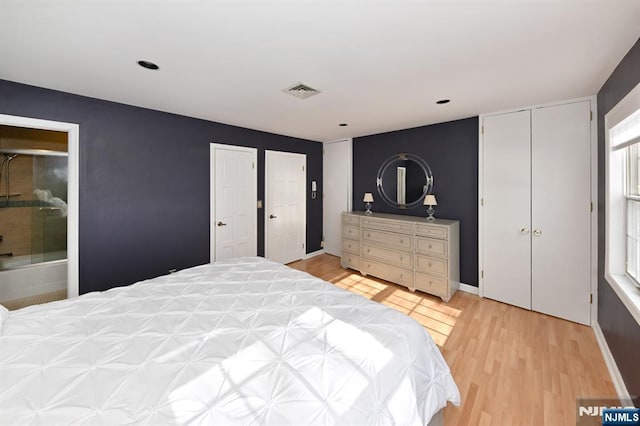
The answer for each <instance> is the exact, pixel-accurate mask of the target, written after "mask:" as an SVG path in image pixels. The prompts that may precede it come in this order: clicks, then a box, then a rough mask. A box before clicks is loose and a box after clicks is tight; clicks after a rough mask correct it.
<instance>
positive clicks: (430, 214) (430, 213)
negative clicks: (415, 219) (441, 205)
mask: <svg viewBox="0 0 640 426" xmlns="http://www.w3.org/2000/svg"><path fill="white" fill-rule="evenodd" d="M435 212H436V209H434V208H433V207H432V206H429V207H428V208H427V220H428V221H429V222H432V221H434V220H436V218H435V217H433V214H434V213H435Z"/></svg>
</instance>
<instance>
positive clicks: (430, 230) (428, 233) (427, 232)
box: [416, 223, 449, 240]
mask: <svg viewBox="0 0 640 426" xmlns="http://www.w3.org/2000/svg"><path fill="white" fill-rule="evenodd" d="M416 235H422V236H425V237H432V238H440V239H442V240H446V239H447V238H448V236H449V232H448V230H447V228H445V227H443V226H437V225H427V224H421V223H419V224H416Z"/></svg>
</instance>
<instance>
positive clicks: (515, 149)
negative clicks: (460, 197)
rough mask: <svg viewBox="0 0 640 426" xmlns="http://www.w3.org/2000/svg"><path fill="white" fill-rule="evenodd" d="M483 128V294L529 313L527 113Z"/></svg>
mask: <svg viewBox="0 0 640 426" xmlns="http://www.w3.org/2000/svg"><path fill="white" fill-rule="evenodd" d="M483 126H484V133H483V152H482V156H483V158H482V161H483V173H482V182H483V185H482V186H483V191H482V198H483V207H482V216H483V221H482V224H481V226H482V227H483V230H482V232H483V240H482V253H483V266H482V269H483V278H482V289H483V296H484V297H489V298H491V299H495V300H499V301H501V302H505V303H509V304H512V305H516V306H520V307H522V308H526V309H531V238H530V229H531V223H530V218H531V204H530V202H531V201H530V200H531V192H530V191H531V172H530V170H531V162H530V161H531V160H530V159H531V152H530V150H531V140H530V139H531V136H530V134H531V133H530V127H531V113H530V111H529V110H526V111H519V112H514V113H508V114H501V115H494V116H488V117H485V118H484V119H483Z"/></svg>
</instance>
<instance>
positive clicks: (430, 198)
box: [422, 194, 438, 206]
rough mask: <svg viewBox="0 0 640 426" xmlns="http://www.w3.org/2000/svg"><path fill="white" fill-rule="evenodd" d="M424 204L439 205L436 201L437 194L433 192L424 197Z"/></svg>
mask: <svg viewBox="0 0 640 426" xmlns="http://www.w3.org/2000/svg"><path fill="white" fill-rule="evenodd" d="M422 205H423V206H437V205H438V202H437V201H436V196H435V195H433V194H429V195H427V196H426V197H424V202H423V203H422Z"/></svg>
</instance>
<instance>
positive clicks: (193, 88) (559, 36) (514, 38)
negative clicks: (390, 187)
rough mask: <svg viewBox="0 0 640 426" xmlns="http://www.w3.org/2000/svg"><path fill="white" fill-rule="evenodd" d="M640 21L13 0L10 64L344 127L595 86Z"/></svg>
mask: <svg viewBox="0 0 640 426" xmlns="http://www.w3.org/2000/svg"><path fill="white" fill-rule="evenodd" d="M639 36H640V0H535V1H534V0H422V1H418V0H414V1H411V0H384V1H375V0H339V1H338V0H333V1H332V0H290V1H275V0H263V1H258V0H255V1H247V0H236V1H222V0H58V1H51V0H0V79H6V80H11V81H17V82H21V83H27V84H31V85H35V86H42V87H47V88H51V89H57V90H62V91H65V92H71V93H77V94H81V95H85V96H91V97H96V98H101V99H108V100H111V101H116V102H122V103H126V104H131V105H137V106H142V107H147V108H153V109H157V110H161V111H168V112H173V113H177V114H183V115H187V116H192V117H198V118H204V119H207V120H212V121H217V122H221V123H227V124H233V125H237V126H242V127H248V128H252V129H258V130H264V131H268V132H273V133H279V134H284V135H290V136H296V137H301V138H306V139H312V140H317V141H330V140H336V139H340V138H344V137H355V136H362V135H367V134H373V133H379V132H385V131H391V130H398V129H404V128H409V127H415V126H421V125H426V124H431V123H437V122H442V121H448V120H454V119H459V118H464V117H469V116H474V115H477V114H480V113H486V112H494V111H498V110H503V109H508V108H512V107H518V106H524V105H533V104H539V103H546V102H552V101H557V100H563V99H570V98H576V97H582V96H588V95H593V94H595V93H596V92H597V91H598V89H599V88H600V87H601V86H602V84H603V83H604V81H605V80H606V78H607V77H608V76H609V75H610V74H611V72H612V71H613V69H614V68H615V66H616V65H617V64H618V63H619V62H620V60H621V59H622V58H623V56H624V55H625V54H626V53H627V51H628V50H629V49H630V48H631V47H632V46H633V44H634V43H635V42H636V40H637V39H638V37H639ZM140 59H146V60H149V61H152V62H155V63H157V64H158V65H159V66H160V70H159V71H148V70H145V69H143V68H141V67H139V66H138V65H137V64H136V62H137V61H138V60H140ZM639 72H640V70H639ZM299 81H302V82H304V83H306V84H308V85H310V86H312V87H314V88H316V89H318V90H320V91H322V93H321V94H319V95H316V96H313V97H311V98H308V99H306V100H300V99H298V98H295V97H292V96H290V95H287V94H284V93H283V92H282V89H285V88H287V87H289V86H291V85H293V84H295V83H297V82H299ZM442 98H448V99H451V103H449V104H446V105H436V104H435V101H437V100H438V99H442ZM343 122H344V123H349V126H348V127H338V123H343Z"/></svg>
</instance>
